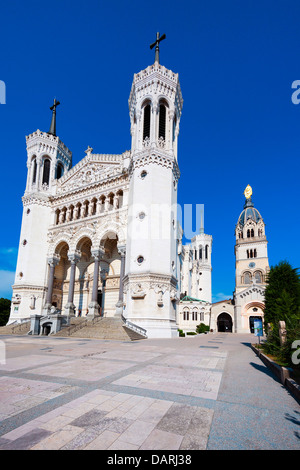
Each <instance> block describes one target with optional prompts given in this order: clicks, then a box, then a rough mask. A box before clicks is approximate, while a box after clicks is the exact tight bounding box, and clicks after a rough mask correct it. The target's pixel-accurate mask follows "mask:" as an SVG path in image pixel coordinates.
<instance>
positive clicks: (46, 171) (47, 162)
mask: <svg viewBox="0 0 300 470" xmlns="http://www.w3.org/2000/svg"><path fill="white" fill-rule="evenodd" d="M49 180H50V160H49V159H48V158H45V160H44V170H43V184H44V183H46V184H48V185H49Z"/></svg>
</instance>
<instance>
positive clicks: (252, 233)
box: [251, 228, 254, 237]
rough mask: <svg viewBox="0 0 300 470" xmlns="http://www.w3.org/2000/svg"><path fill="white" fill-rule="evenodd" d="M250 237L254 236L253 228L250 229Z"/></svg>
mask: <svg viewBox="0 0 300 470" xmlns="http://www.w3.org/2000/svg"><path fill="white" fill-rule="evenodd" d="M251 237H254V229H253V228H252V229H251Z"/></svg>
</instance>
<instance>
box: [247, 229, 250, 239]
mask: <svg viewBox="0 0 300 470" xmlns="http://www.w3.org/2000/svg"><path fill="white" fill-rule="evenodd" d="M247 238H250V230H249V229H248V230H247Z"/></svg>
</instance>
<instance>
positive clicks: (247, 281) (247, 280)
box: [244, 272, 251, 284]
mask: <svg viewBox="0 0 300 470" xmlns="http://www.w3.org/2000/svg"><path fill="white" fill-rule="evenodd" d="M244 284H251V274H250V273H248V272H246V273H245V274H244Z"/></svg>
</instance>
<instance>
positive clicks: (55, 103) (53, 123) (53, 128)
mask: <svg viewBox="0 0 300 470" xmlns="http://www.w3.org/2000/svg"><path fill="white" fill-rule="evenodd" d="M59 104H60V102H59V101H56V98H54V101H53V106H51V107H50V109H51V111H52V120H51V126H50V129H49V132H48V134H51V135H55V136H56V106H58V105H59Z"/></svg>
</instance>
